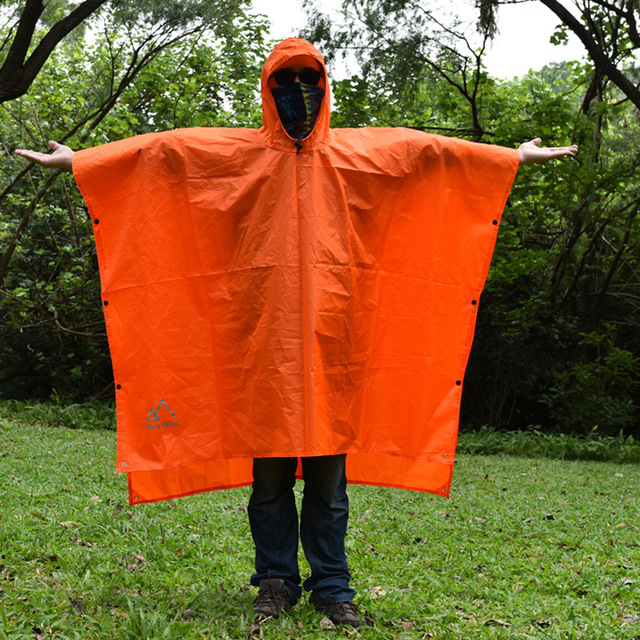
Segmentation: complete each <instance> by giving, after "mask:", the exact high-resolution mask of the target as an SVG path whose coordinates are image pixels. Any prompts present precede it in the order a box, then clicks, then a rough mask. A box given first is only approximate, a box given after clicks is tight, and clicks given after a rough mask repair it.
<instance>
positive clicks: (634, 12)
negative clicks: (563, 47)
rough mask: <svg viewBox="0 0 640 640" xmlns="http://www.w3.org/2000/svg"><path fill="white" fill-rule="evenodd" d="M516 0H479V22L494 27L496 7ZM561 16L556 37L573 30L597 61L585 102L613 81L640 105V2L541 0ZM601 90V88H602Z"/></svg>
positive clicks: (637, 105)
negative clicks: (639, 56) (639, 26)
mask: <svg viewBox="0 0 640 640" xmlns="http://www.w3.org/2000/svg"><path fill="white" fill-rule="evenodd" d="M512 1H513V0H506V1H505V0H476V4H477V6H478V7H479V10H480V15H481V20H480V23H481V24H482V25H484V27H485V28H487V29H489V30H495V21H496V10H497V8H498V7H499V6H500V5H501V4H509V3H510V2H512ZM539 1H540V2H541V3H542V4H544V6H545V7H547V8H548V9H549V10H550V11H552V12H553V13H554V14H555V15H556V16H557V17H558V19H559V20H560V26H559V28H558V32H557V35H556V39H557V41H561V40H562V39H564V38H566V34H567V32H569V31H571V32H573V33H574V34H575V35H576V36H577V37H578V38H579V39H580V41H581V42H582V44H583V45H584V46H585V49H586V50H587V52H588V53H589V57H590V58H591V61H592V62H593V65H594V70H595V74H594V80H593V82H592V84H591V87H590V91H588V92H587V94H586V98H587V100H586V104H588V103H589V102H591V100H593V99H595V98H597V97H598V96H599V95H601V93H600V91H601V90H602V88H603V86H602V85H603V83H606V81H607V79H608V80H609V81H611V82H612V83H613V84H614V85H615V86H616V87H617V88H618V89H619V91H620V92H621V94H622V95H623V96H624V99H627V100H630V101H631V102H632V103H633V104H634V105H635V107H636V108H637V109H640V85H639V83H638V67H637V53H638V50H640V31H639V30H638V24H639V23H640V4H639V3H638V2H637V0H573V1H570V0H539ZM599 90H600V91H599Z"/></svg>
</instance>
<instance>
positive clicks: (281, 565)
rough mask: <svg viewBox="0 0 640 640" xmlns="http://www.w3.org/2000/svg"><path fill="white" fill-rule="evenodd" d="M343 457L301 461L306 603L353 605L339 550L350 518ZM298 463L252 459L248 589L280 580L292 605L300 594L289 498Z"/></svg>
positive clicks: (293, 505) (342, 553)
mask: <svg viewBox="0 0 640 640" xmlns="http://www.w3.org/2000/svg"><path fill="white" fill-rule="evenodd" d="M345 459H346V456H345V455H335V456H319V457H313V458H302V471H303V475H304V495H303V498H302V510H301V513H300V540H301V541H302V548H303V550H304V554H305V556H306V558H307V561H308V563H309V566H310V567H311V576H310V577H309V578H308V579H307V580H305V582H304V585H303V586H304V589H305V590H306V591H311V592H312V593H311V600H312V601H313V602H318V603H325V604H329V603H334V602H343V601H345V600H352V599H353V596H354V595H355V591H354V590H353V589H351V588H350V587H349V580H350V579H351V576H350V575H349V569H348V567H347V558H346V554H345V548H344V539H345V536H346V533H347V521H348V519H349V499H348V497H347V491H346V487H347V479H346V475H345ZM297 463H298V461H297V458H256V459H255V460H254V461H253V493H252V494H251V499H250V500H249V508H248V511H249V524H250V526H251V534H252V535H253V541H254V543H255V547H256V563H255V569H256V572H255V574H254V575H253V576H251V584H252V585H254V586H258V585H259V583H260V581H261V580H263V579H265V578H281V579H283V580H284V586H285V589H286V590H287V593H288V594H289V597H290V598H291V602H292V604H295V603H296V602H297V601H298V599H299V598H300V596H301V594H302V589H301V588H300V572H299V569H298V512H297V508H296V503H295V497H294V494H293V486H294V484H295V481H296V479H295V471H296V466H297Z"/></svg>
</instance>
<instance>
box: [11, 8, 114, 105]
mask: <svg viewBox="0 0 640 640" xmlns="http://www.w3.org/2000/svg"><path fill="white" fill-rule="evenodd" d="M105 1H106V0H86V1H85V2H81V3H80V5H78V6H77V7H76V8H75V9H73V10H72V11H70V12H69V13H67V14H66V15H64V16H63V17H61V18H60V19H58V20H57V21H56V22H55V23H54V24H53V25H51V26H50V28H49V29H48V31H47V32H46V33H44V34H43V35H42V36H41V37H40V40H39V42H38V43H37V44H35V45H34V43H33V39H34V36H36V28H37V25H38V21H39V20H40V19H41V18H42V17H43V14H44V13H45V10H46V9H49V10H48V11H47V13H48V14H49V15H50V14H51V8H50V7H48V6H47V5H45V4H44V3H43V2H42V0H26V2H25V3H24V7H23V8H22V11H21V12H20V11H19V7H18V6H17V3H12V4H13V6H12V7H10V14H9V16H10V22H9V24H10V26H9V27H8V29H7V27H5V37H4V40H3V42H2V45H1V46H0V53H3V54H5V55H4V61H3V63H2V66H1V67H0V102H6V101H7V100H14V99H15V98H19V97H20V96H22V95H24V94H25V93H26V92H27V90H28V89H29V87H30V86H31V83H32V82H33V81H34V80H35V78H36V76H37V75H38V72H39V71H40V69H42V66H43V65H44V63H45V62H46V61H47V59H48V58H49V56H50V55H51V53H52V52H53V50H54V49H55V47H56V46H57V45H58V44H60V42H61V41H62V39H63V38H65V37H66V36H67V35H68V34H69V33H71V31H73V30H74V29H75V28H76V27H77V26H78V25H79V24H81V23H82V22H83V21H84V20H86V19H87V18H88V17H89V16H90V15H91V14H93V13H94V12H95V11H96V10H97V9H98V8H99V7H100V6H101V5H103V4H104V3H105ZM52 4H53V5H54V6H55V7H57V8H59V9H62V7H61V6H60V5H59V4H57V3H52ZM16 15H17V16H18V17H17V18H16V17H15V16H16ZM12 22H13V24H11V23H12ZM30 49H32V50H31V52H29V50H30Z"/></svg>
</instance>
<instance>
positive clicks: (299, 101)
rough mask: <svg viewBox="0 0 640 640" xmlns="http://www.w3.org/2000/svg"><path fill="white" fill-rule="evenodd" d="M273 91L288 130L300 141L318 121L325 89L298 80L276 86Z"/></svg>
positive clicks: (281, 118) (283, 122)
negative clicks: (284, 85)
mask: <svg viewBox="0 0 640 640" xmlns="http://www.w3.org/2000/svg"><path fill="white" fill-rule="evenodd" d="M271 93H272V94H273V98H274V100H275V101H276V107H277V109H278V115H279V116H280V120H281V121H282V124H283V125H284V128H285V130H286V132H287V133H288V134H289V135H290V136H291V137H292V138H293V139H294V140H297V141H298V142H300V140H302V139H303V138H306V137H307V136H308V135H309V134H310V133H311V131H312V130H313V125H314V124H315V123H316V118H317V117H318V112H319V111H320V105H321V104H322V98H323V96H324V89H321V88H320V87H317V86H315V85H310V84H302V83H301V82H296V83H294V84H292V85H289V86H286V87H276V88H275V89H272V90H271Z"/></svg>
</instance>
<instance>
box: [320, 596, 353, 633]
mask: <svg viewBox="0 0 640 640" xmlns="http://www.w3.org/2000/svg"><path fill="white" fill-rule="evenodd" d="M313 606H314V607H315V608H316V609H317V610H318V611H321V612H322V613H326V614H327V615H328V616H329V620H331V622H333V624H336V625H338V624H341V625H344V626H345V627H354V628H355V629H357V628H358V627H360V626H361V625H362V622H361V621H360V610H359V609H358V605H357V604H353V602H351V600H346V601H345V602H332V603H329V604H325V603H321V602H314V603H313Z"/></svg>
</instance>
